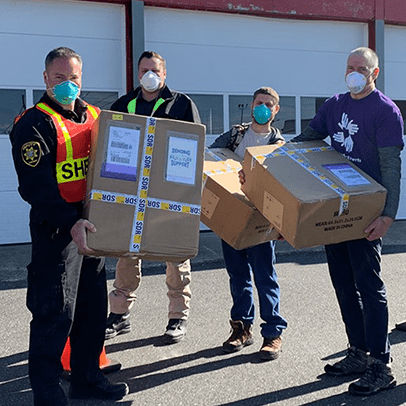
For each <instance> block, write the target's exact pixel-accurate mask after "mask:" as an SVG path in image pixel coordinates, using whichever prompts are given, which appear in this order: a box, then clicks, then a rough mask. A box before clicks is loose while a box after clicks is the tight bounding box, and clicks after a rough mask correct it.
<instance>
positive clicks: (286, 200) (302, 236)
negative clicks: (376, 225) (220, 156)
mask: <svg viewBox="0 0 406 406" xmlns="http://www.w3.org/2000/svg"><path fill="white" fill-rule="evenodd" d="M243 170H244V172H245V176H246V182H245V184H244V185H243V187H242V190H243V192H244V193H245V194H246V195H247V196H248V198H249V199H250V200H251V201H252V202H253V203H254V204H255V206H256V207H257V208H258V209H259V210H260V211H261V213H262V214H263V215H264V216H265V217H266V218H267V219H268V220H269V221H270V222H271V223H272V224H273V225H274V226H275V227H276V229H277V230H279V231H280V233H281V234H282V235H283V237H284V238H285V239H286V240H287V241H288V242H289V243H290V244H291V245H292V246H293V247H295V248H303V247H312V246H316V245H324V244H331V243H338V242H341V241H348V240H354V239H359V238H364V237H366V234H365V233H364V230H365V228H366V227H367V226H368V225H369V224H370V223H371V222H372V221H373V220H374V219H376V218H377V217H378V216H379V215H380V214H381V213H382V210H383V207H384V205H385V199H386V189H385V188H384V187H383V186H381V185H380V184H379V183H377V182H375V181H374V180H373V179H372V178H371V177H370V176H368V175H367V174H366V173H364V172H363V171H361V170H360V169H359V168H358V167H357V166H355V165H354V164H352V163H351V162H350V161H349V160H347V159H346V158H344V157H343V156H342V155H341V154H339V153H338V152H336V151H335V150H334V149H333V148H332V147H330V146H329V145H328V144H326V143H325V142H323V141H316V142H301V143H291V144H289V143H288V144H285V145H284V146H282V147H281V148H279V149H275V147H274V146H263V147H251V148H247V150H246V152H245V156H244V163H243Z"/></svg>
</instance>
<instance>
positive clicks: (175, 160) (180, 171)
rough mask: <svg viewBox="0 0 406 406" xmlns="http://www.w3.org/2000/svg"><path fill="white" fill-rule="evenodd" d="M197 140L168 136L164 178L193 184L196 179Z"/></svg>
mask: <svg viewBox="0 0 406 406" xmlns="http://www.w3.org/2000/svg"><path fill="white" fill-rule="evenodd" d="M197 147H198V141H197V140H193V139H189V138H181V137H174V136H170V137H169V145H168V163H167V166H166V180H167V181H169V182H177V183H186V184H188V185H194V184H195V180H196V164H197Z"/></svg>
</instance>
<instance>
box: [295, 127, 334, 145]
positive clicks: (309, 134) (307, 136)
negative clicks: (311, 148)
mask: <svg viewBox="0 0 406 406" xmlns="http://www.w3.org/2000/svg"><path fill="white" fill-rule="evenodd" d="M324 138H326V137H325V136H324V135H323V134H320V133H319V132H317V131H315V130H313V128H311V127H310V126H307V127H306V128H305V129H304V130H303V131H302V133H301V134H299V135H298V136H296V137H294V138H292V139H291V140H290V142H302V141H315V140H324Z"/></svg>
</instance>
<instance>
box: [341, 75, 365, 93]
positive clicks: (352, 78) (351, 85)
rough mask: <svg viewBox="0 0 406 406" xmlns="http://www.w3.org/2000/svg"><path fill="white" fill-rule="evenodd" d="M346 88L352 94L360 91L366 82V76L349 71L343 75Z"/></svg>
mask: <svg viewBox="0 0 406 406" xmlns="http://www.w3.org/2000/svg"><path fill="white" fill-rule="evenodd" d="M345 83H346V84H347V87H348V90H349V91H350V92H351V93H353V94H358V93H361V92H362V91H363V90H364V88H365V85H366V84H367V78H366V77H365V76H364V75H363V74H361V73H359V72H351V73H349V74H348V75H347V76H346V77H345Z"/></svg>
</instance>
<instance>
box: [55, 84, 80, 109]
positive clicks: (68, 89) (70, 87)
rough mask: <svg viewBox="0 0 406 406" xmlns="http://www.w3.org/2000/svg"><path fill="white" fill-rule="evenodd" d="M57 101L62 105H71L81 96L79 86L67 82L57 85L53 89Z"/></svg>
mask: <svg viewBox="0 0 406 406" xmlns="http://www.w3.org/2000/svg"><path fill="white" fill-rule="evenodd" d="M52 93H53V95H54V97H55V100H56V101H57V102H58V103H61V104H71V103H73V102H74V101H75V100H76V99H77V97H78V96H79V86H78V85H77V84H76V83H73V82H71V81H70V80H67V81H66V82H62V83H59V84H58V85H55V86H54V87H53V89H52Z"/></svg>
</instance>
